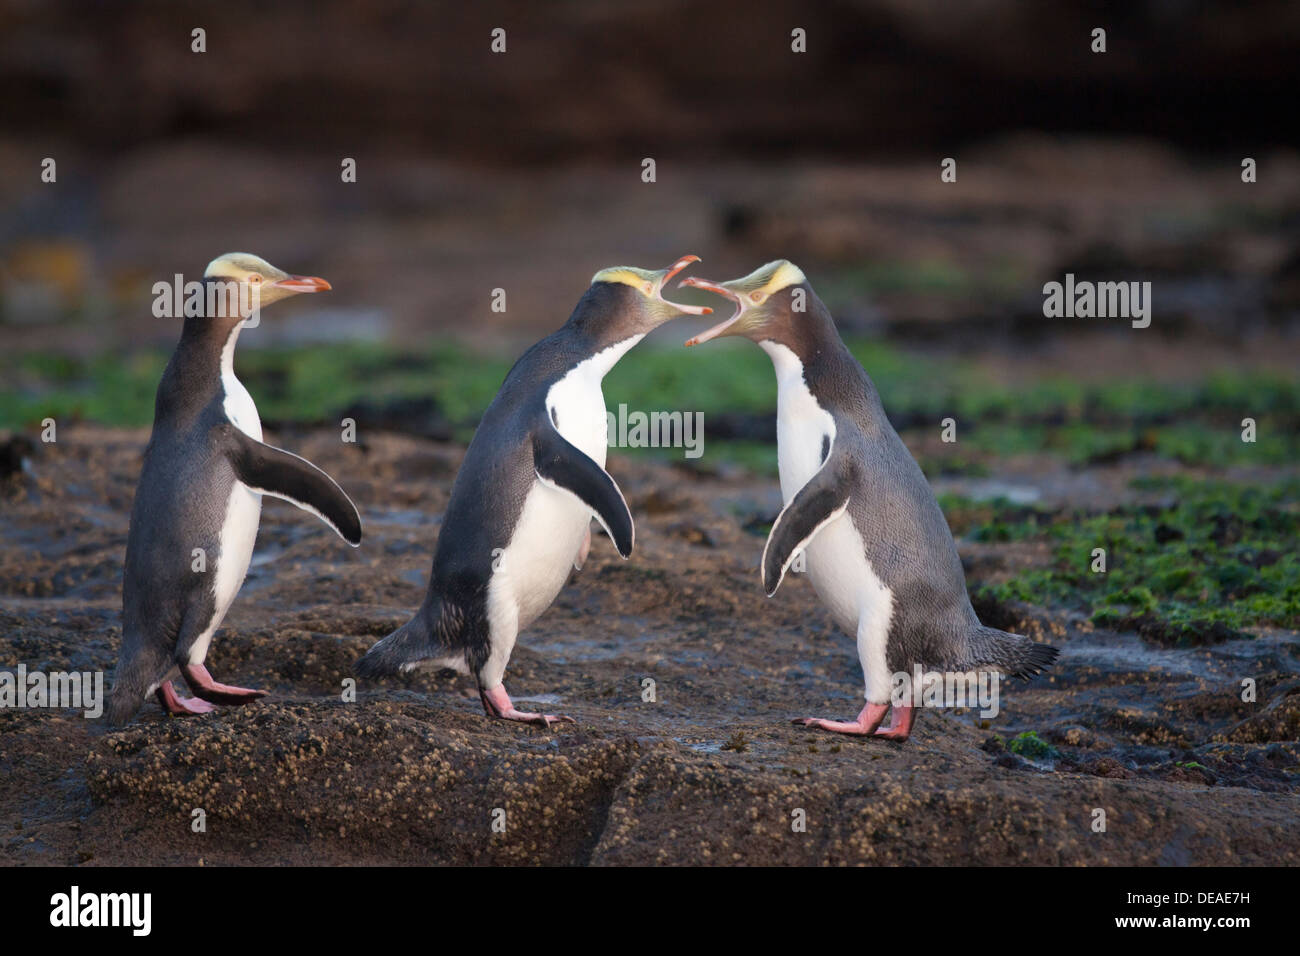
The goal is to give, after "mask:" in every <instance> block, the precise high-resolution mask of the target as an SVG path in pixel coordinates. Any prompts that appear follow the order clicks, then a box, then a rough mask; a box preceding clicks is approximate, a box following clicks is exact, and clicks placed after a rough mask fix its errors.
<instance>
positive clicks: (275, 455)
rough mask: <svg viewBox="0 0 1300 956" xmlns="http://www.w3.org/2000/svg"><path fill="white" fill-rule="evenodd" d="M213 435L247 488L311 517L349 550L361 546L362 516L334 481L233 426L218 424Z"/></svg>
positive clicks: (303, 460) (302, 459)
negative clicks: (269, 496)
mask: <svg viewBox="0 0 1300 956" xmlns="http://www.w3.org/2000/svg"><path fill="white" fill-rule="evenodd" d="M213 432H214V433H215V436H216V440H217V441H218V442H219V443H220V444H221V447H222V449H223V450H224V451H225V453H226V457H227V458H228V459H229V461H230V464H231V467H233V468H234V469H235V475H236V476H237V477H238V478H239V480H240V481H242V482H243V483H244V484H246V485H248V487H249V488H251V489H252V490H253V491H256V492H258V493H260V494H264V495H271V496H272V497H275V498H283V499H284V500H285V501H288V502H290V503H291V504H295V505H297V506H298V507H299V508H301V509H302V510H303V511H308V512H310V513H311V514H314V515H315V516H316V517H318V518H320V519H321V520H322V521H324V522H325V523H326V524H327V525H329V526H330V527H331V528H333V529H334V531H335V532H336V533H337V534H338V536H339V537H340V538H342V539H343V540H344V541H346V542H347V543H348V544H350V545H352V547H354V548H355V547H357V546H358V545H360V544H361V516H360V515H359V514H357V508H356V505H354V504H353V503H352V499H351V498H349V497H348V496H347V494H346V493H344V491H343V489H342V488H340V487H339V486H338V483H337V482H335V481H334V479H333V478H331V477H330V476H329V475H327V474H325V472H323V471H321V470H320V469H319V468H317V467H316V466H315V465H313V464H312V463H311V462H309V461H308V460H307V459H306V458H299V457H298V456H297V455H295V454H293V453H292V452H287V451H285V450H284V449H282V448H275V447H273V446H271V445H267V444H265V443H264V442H260V441H257V440H256V439H254V438H250V437H249V436H248V435H245V434H244V433H243V432H242V431H240V430H239V429H238V428H236V427H235V426H234V425H230V424H221V425H218V426H217V427H216V428H214V429H213Z"/></svg>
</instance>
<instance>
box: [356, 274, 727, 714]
mask: <svg viewBox="0 0 1300 956" xmlns="http://www.w3.org/2000/svg"><path fill="white" fill-rule="evenodd" d="M698 261H699V258H698V257H697V256H683V257H682V258H681V259H678V260H677V261H676V262H675V263H673V264H672V265H671V266H669V267H668V268H667V269H661V270H658V271H648V270H645V269H637V268H632V267H629V266H620V267H617V268H612V269H603V270H601V271H600V272H597V273H596V275H595V276H594V277H593V278H592V280H591V286H590V287H589V288H588V289H587V291H586V293H585V294H584V295H583V296H582V298H581V299H580V300H579V302H578V305H577V307H576V308H575V309H574V310H573V314H572V315H571V316H570V317H569V320H568V322H566V323H565V324H564V326H563V327H562V328H560V329H559V330H558V331H556V332H554V333H552V334H551V335H548V336H547V337H546V338H544V339H542V340H541V341H540V342H538V343H537V344H536V345H534V346H533V347H532V348H530V349H529V350H528V351H527V352H525V353H524V354H523V356H522V357H521V358H520V359H519V361H517V362H516V363H515V365H514V367H513V368H512V369H511V370H510V372H509V373H508V374H507V375H506V378H505V381H504V382H503V383H502V385H501V389H500V391H499V392H498V393H497V396H496V398H495V399H493V401H492V404H491V405H489V406H488V409H487V411H486V412H485V413H484V415H483V419H482V421H481V422H480V423H479V427H478V431H477V432H476V433H475V435H474V439H473V441H472V442H471V443H470V446H469V449H468V451H467V452H466V454H465V460H464V463H463V464H462V465H461V468H460V471H459V472H458V473H457V475H456V480H455V481H454V482H453V484H452V489H451V497H450V500H449V501H448V504H447V511H446V514H445V515H444V516H443V521H442V529H441V531H440V532H439V534H438V542H437V545H436V547H435V550H434V555H433V568H432V570H431V572H430V575H429V587H428V590H427V591H426V593H425V597H424V601H423V603H422V604H421V605H420V608H419V610H418V611H416V613H415V615H414V616H413V617H412V618H411V619H410V620H409V621H408V622H407V623H406V624H404V625H402V627H400V628H398V629H397V630H396V631H394V632H393V633H392V634H389V635H388V636H387V637H385V638H384V639H383V640H381V641H379V642H378V643H377V644H375V646H374V647H372V648H371V649H370V650H369V652H367V653H366V655H365V656H364V657H362V658H361V660H359V661H358V662H357V665H356V671H357V673H358V674H359V675H361V676H362V677H377V676H380V675H385V674H393V673H398V672H404V671H409V670H411V669H412V668H414V667H416V666H417V665H420V664H427V665H430V666H434V667H448V668H451V669H453V670H457V671H460V672H461V673H465V674H469V675H470V676H472V677H473V678H474V680H475V681H476V682H477V684H478V690H479V698H480V700H481V701H482V704H483V709H484V711H485V712H486V713H487V715H488V716H489V717H498V718H501V719H504V720H513V721H521V722H524V723H530V724H537V725H540V726H544V727H549V726H550V725H551V724H552V723H555V722H556V721H567V722H572V718H571V717H567V716H559V717H557V716H554V715H551V714H541V713H530V712H525V711H521V710H518V709H517V708H516V707H515V705H514V703H513V702H512V701H511V699H510V695H509V694H508V693H507V692H506V688H505V685H504V683H503V677H504V674H505V669H506V664H507V662H508V661H509V660H510V653H511V651H512V650H513V649H514V646H515V638H516V637H517V636H518V634H519V632H520V631H521V630H523V629H524V628H526V627H527V626H528V625H529V624H531V623H532V622H533V621H534V620H536V618H537V617H538V616H539V615H540V614H541V613H542V612H543V611H545V610H546V609H547V608H548V607H550V605H551V602H552V601H554V600H555V597H556V595H557V594H559V592H560V589H561V588H562V587H564V584H565V582H566V581H567V580H568V578H569V571H570V569H571V568H575V567H581V566H582V563H583V561H584V560H585V559H586V556H587V550H588V548H589V547H590V546H591V519H592V517H593V516H594V517H595V518H596V520H597V521H599V522H600V524H601V526H602V527H603V528H604V529H605V533H606V534H608V535H609V537H610V540H612V541H613V542H614V547H615V548H616V549H617V550H618V553H619V555H621V556H622V557H623V558H627V557H628V556H629V555H631V553H632V541H633V525H632V514H631V512H630V511H629V510H628V506H627V502H626V501H625V500H624V498H623V493H622V492H621V491H620V490H619V487H618V484H617V482H615V481H614V479H613V478H611V477H610V475H609V473H608V472H606V471H605V455H606V451H607V444H606V442H607V435H606V432H607V419H606V410H605V396H604V394H603V393H602V391H601V382H602V380H603V379H604V377H605V375H606V373H607V372H609V370H610V369H612V368H613V367H614V364H615V363H616V362H618V360H619V359H620V358H622V357H623V355H624V354H626V353H627V351H628V350H629V349H631V348H632V347H633V346H634V345H636V344H637V343H638V342H640V341H641V339H643V338H644V337H645V336H646V334H647V333H649V332H650V331H652V330H653V329H655V328H656V327H658V326H659V325H662V324H663V323H664V322H667V321H668V320H669V319H672V318H674V317H676V316H678V315H680V314H682V313H689V314H694V315H702V314H706V313H708V312H711V311H712V310H711V309H708V308H704V307H700V306H689V305H678V304H676V303H673V302H668V301H666V300H665V299H664V297H663V289H664V285H665V284H666V283H667V282H668V281H669V280H671V279H672V278H673V277H674V276H676V275H677V274H678V273H680V272H681V271H682V270H683V269H685V268H686V267H687V266H688V265H690V264H691V263H692V262H698Z"/></svg>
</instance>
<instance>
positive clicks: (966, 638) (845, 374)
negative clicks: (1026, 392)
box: [681, 259, 1058, 741]
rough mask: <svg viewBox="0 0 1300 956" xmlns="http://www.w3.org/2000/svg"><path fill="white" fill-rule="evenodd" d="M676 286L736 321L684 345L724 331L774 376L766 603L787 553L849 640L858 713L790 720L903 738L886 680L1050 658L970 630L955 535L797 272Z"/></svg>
mask: <svg viewBox="0 0 1300 956" xmlns="http://www.w3.org/2000/svg"><path fill="white" fill-rule="evenodd" d="M681 284H682V285H686V286H693V287H695V288H698V289H705V290H708V291H711V292H714V293H716V294H718V295H724V296H726V297H727V298H729V299H730V300H731V301H732V303H733V305H734V313H733V314H732V315H731V316H730V317H729V318H727V319H726V320H724V321H723V322H720V323H718V324H717V325H715V326H713V327H712V328H710V329H708V330H707V331H705V332H702V333H701V334H699V335H697V336H695V337H694V338H692V339H690V340H689V341H688V342H687V343H686V345H687V346H692V345H697V344H699V343H701V342H707V341H709V340H710V339H715V338H719V337H721V336H725V335H741V336H744V337H746V338H748V339H750V340H751V341H753V342H755V343H757V344H758V346H759V347H760V348H761V349H762V350H763V351H764V352H766V353H767V354H768V356H769V357H770V358H771V360H772V366H773V368H774V370H775V372H776V380H777V457H778V464H779V471H780V477H781V496H782V498H783V500H784V502H785V506H784V507H783V508H782V510H781V512H780V514H779V515H778V516H777V518H776V522H775V523H774V524H773V525H772V530H771V532H770V533H769V535H768V538H767V543H766V545H765V546H764V548H763V557H762V564H761V573H762V581H763V588H764V590H765V591H766V593H767V595H768V597H772V596H773V595H774V594H776V591H777V588H779V587H780V586H781V582H782V580H784V578H785V575H786V573H787V572H788V571H789V569H790V566H791V564H792V563H793V562H794V560H795V558H796V556H797V555H799V554H800V553H801V552H802V553H803V555H804V565H805V567H806V570H807V574H808V578H809V580H810V581H811V582H812V585H813V588H814V590H815V591H816V592H817V595H818V596H819V597H820V598H821V600H822V602H823V603H824V604H825V605H826V607H827V608H828V609H829V610H830V611H831V614H832V616H833V618H834V619H835V621H836V623H837V624H838V625H839V626H840V627H842V628H844V629H845V630H846V631H847V632H848V633H849V634H852V635H854V636H855V637H856V638H857V647H858V658H859V660H860V661H861V664H862V671H863V675H864V678H865V684H866V686H865V693H864V697H865V698H866V702H865V705H864V706H863V708H862V711H861V712H860V713H859V714H858V716H857V719H856V720H852V721H834V720H825V719H822V718H816V717H805V718H800V719H798V720H796V721H794V722H795V723H796V724H802V725H804V726H808V727H814V728H819V729H822V730H829V731H834V732H837V733H842V734H860V735H873V734H874V735H879V736H881V737H884V738H888V739H892V740H899V741H901V740H906V739H907V737H908V735H909V734H910V733H911V730H912V725H913V721H914V720H915V716H916V715H915V713H914V707H913V706H912V704H911V703H908V702H905V701H903V700H895V701H893V707H892V714H891V715H890V723H889V725H888V726H883V727H882V726H881V725H882V724H883V722H884V718H885V716H886V714H888V713H890V710H891V706H890V705H891V687H892V685H893V679H892V677H891V675H892V674H895V673H899V672H904V673H907V674H908V675H909V677H910V676H911V675H913V674H914V673H915V668H916V667H917V665H919V666H920V667H921V668H922V670H923V672H926V673H929V672H935V671H937V672H943V673H965V672H970V671H976V672H981V671H982V672H997V673H1001V674H1007V675H1011V676H1015V677H1020V678H1028V677H1031V676H1032V675H1034V674H1037V673H1039V672H1040V671H1042V670H1043V669H1044V668H1046V667H1048V666H1049V665H1050V664H1052V662H1053V661H1055V660H1056V656H1057V653H1058V652H1057V649H1056V648H1054V647H1049V646H1047V645H1044V644H1036V643H1034V642H1033V641H1031V640H1029V639H1028V638H1026V637H1022V636H1020V635H1017V634H1008V633H1006V632H1005V631H999V630H997V629H996V628H992V627H986V626H984V625H983V624H981V623H980V621H979V618H978V617H977V616H976V614H975V610H974V609H973V608H972V607H971V603H970V598H969V596H968V595H967V592H966V579H965V574H964V572H963V570H962V565H961V559H960V558H959V557H958V554H957V546H956V543H955V542H954V541H953V537H952V532H951V531H950V530H949V528H948V524H947V521H946V520H945V519H944V516H943V512H942V511H941V510H940V508H939V503H938V501H937V500H936V499H935V496H934V492H933V491H931V489H930V486H929V484H928V483H927V482H926V480H925V475H924V474H922V472H921V469H920V466H918V465H917V463H916V460H915V459H913V458H912V456H911V454H910V453H909V452H908V450H907V446H906V445H904V444H903V441H902V439H900V438H899V437H898V433H897V432H896V431H894V429H893V426H891V425H890V423H889V419H888V418H887V417H886V416H885V410H884V407H883V406H882V405H881V401H880V396H879V395H878V394H877V393H876V388H875V386H874V384H873V383H872V381H871V377H870V376H869V375H868V374H867V372H866V370H865V369H864V368H863V367H862V366H861V365H860V364H858V362H857V360H856V359H855V358H854V357H853V355H852V354H851V353H850V352H849V350H848V348H847V347H846V346H845V345H844V342H843V341H842V340H841V339H840V336H839V333H838V332H837V331H836V328H835V322H834V320H833V319H832V318H831V314H830V312H829V311H828V310H827V308H826V306H825V305H824V304H823V303H822V301H821V299H819V298H818V297H817V294H816V293H815V292H814V291H813V289H812V286H811V285H810V284H809V283H808V280H807V279H806V278H805V277H804V274H803V272H802V271H800V269H799V268H798V267H797V266H795V265H794V264H793V263H790V262H788V261H786V260H784V259H782V260H777V261H775V262H769V263H768V264H767V265H765V266H762V267H761V268H759V269H757V270H755V271H754V272H752V273H751V274H749V275H747V276H745V277H744V278H741V279H734V280H732V281H730V282H723V283H716V282H711V281H709V280H707V279H698V278H688V279H685V280H683V281H682V283H681Z"/></svg>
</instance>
